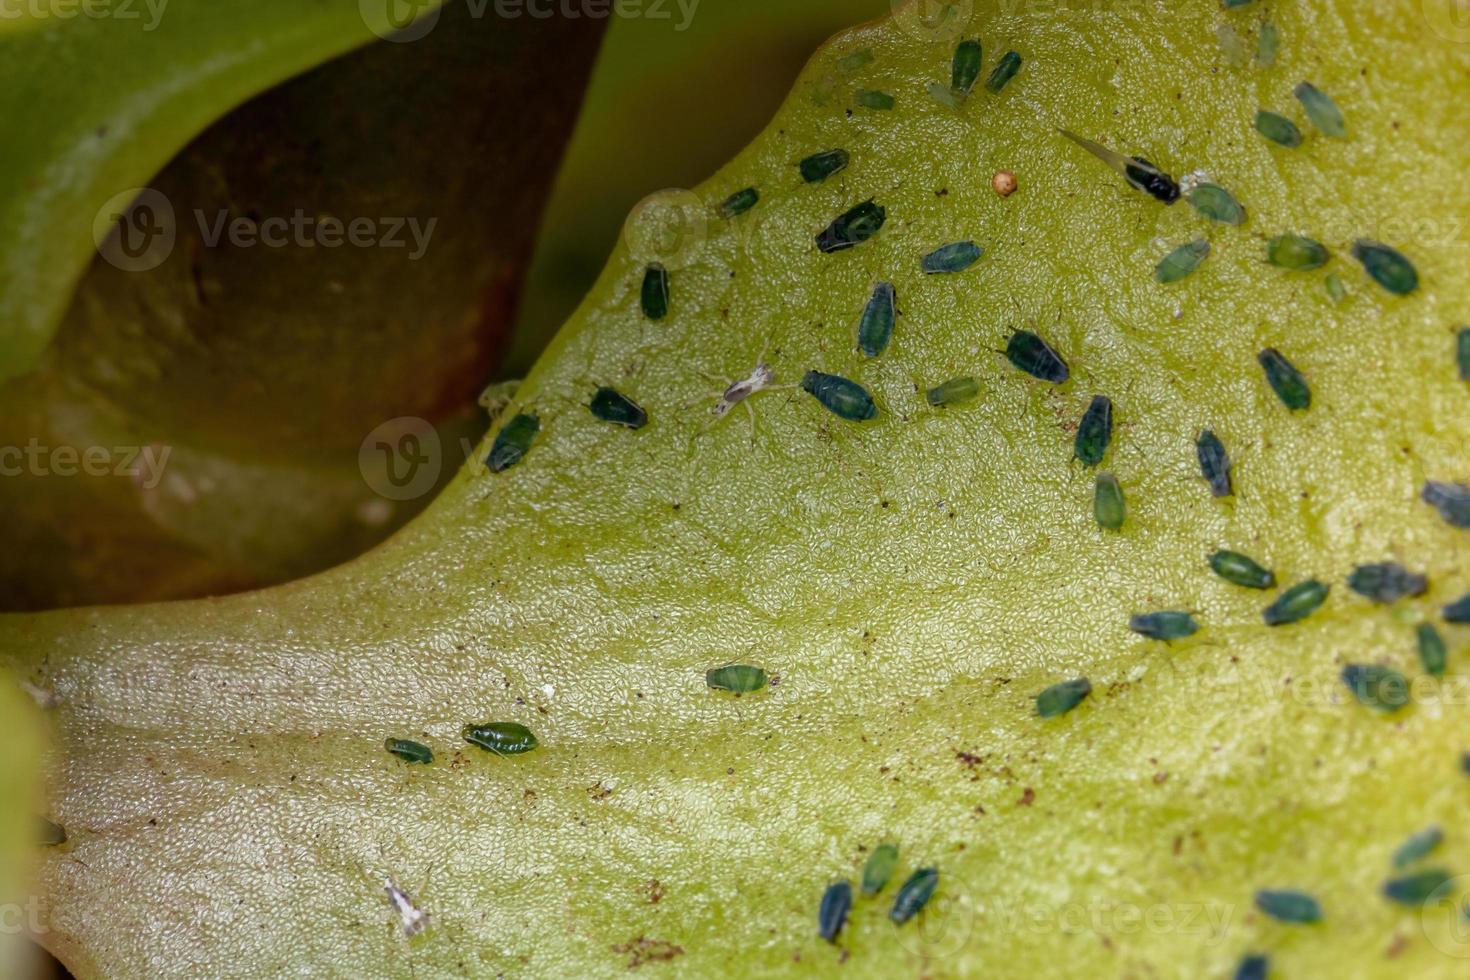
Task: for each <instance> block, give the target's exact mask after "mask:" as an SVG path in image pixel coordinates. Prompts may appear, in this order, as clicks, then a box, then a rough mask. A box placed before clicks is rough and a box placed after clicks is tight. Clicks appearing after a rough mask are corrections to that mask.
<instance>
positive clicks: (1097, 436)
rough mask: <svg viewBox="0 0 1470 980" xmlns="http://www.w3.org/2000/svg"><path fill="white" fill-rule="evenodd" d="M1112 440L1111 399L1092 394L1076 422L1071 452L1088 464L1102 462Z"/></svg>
mask: <svg viewBox="0 0 1470 980" xmlns="http://www.w3.org/2000/svg"><path fill="white" fill-rule="evenodd" d="M1112 441H1113V400H1112V399H1111V398H1109V397H1108V396H1107V395H1094V396H1093V397H1092V402H1091V404H1089V405H1088V406H1087V411H1085V412H1083V413H1082V421H1081V422H1079V423H1077V437H1076V438H1075V439H1074V440H1073V441H1072V452H1073V454H1074V455H1075V456H1076V457H1077V458H1078V459H1079V460H1081V461H1082V462H1083V463H1085V464H1086V465H1088V466H1096V465H1097V464H1098V463H1101V462H1102V458H1103V456H1104V455H1105V454H1106V453H1107V451H1108V443H1110V442H1112Z"/></svg>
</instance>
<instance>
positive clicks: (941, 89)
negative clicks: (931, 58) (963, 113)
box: [924, 82, 965, 109]
mask: <svg viewBox="0 0 1470 980" xmlns="http://www.w3.org/2000/svg"><path fill="white" fill-rule="evenodd" d="M924 90H925V91H926V92H928V93H929V95H930V97H931V98H933V99H934V101H935V102H938V103H939V104H940V105H947V106H949V107H950V108H951V109H958V108H959V107H960V103H961V102H963V101H964V100H965V96H963V95H958V94H956V93H955V91H954V90H953V89H951V88H949V87H947V86H945V85H944V84H943V83H941V82H930V83H929V84H928V85H925V86H924Z"/></svg>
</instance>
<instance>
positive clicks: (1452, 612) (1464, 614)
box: [1444, 594, 1470, 623]
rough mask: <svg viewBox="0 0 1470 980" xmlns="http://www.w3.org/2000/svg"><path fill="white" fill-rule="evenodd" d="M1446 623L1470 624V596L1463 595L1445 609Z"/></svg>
mask: <svg viewBox="0 0 1470 980" xmlns="http://www.w3.org/2000/svg"><path fill="white" fill-rule="evenodd" d="M1444 621H1445V622H1446V623H1470V594H1467V595H1463V596H1461V597H1460V598H1458V599H1456V600H1455V601H1454V602H1452V603H1450V604H1449V605H1448V606H1445V607H1444Z"/></svg>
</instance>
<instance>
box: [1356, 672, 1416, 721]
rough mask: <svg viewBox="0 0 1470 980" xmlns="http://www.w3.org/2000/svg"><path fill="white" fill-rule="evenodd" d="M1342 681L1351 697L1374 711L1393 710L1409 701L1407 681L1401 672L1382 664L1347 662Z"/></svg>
mask: <svg viewBox="0 0 1470 980" xmlns="http://www.w3.org/2000/svg"><path fill="white" fill-rule="evenodd" d="M1342 682H1343V683H1344V684H1346V685H1347V687H1348V690H1349V691H1352V692H1353V697H1355V698H1357V699H1358V701H1359V702H1360V703H1362V704H1365V705H1367V706H1368V707H1370V708H1373V709H1374V710H1376V711H1383V712H1394V711H1397V710H1399V709H1400V708H1402V707H1403V706H1404V705H1406V704H1408V703H1409V682H1408V680H1407V679H1405V677H1404V675H1403V674H1400V673H1399V672H1398V671H1396V670H1394V669H1393V668H1392V667H1385V666H1383V665H1382V664H1348V665H1347V666H1346V667H1344V668H1343V669H1342Z"/></svg>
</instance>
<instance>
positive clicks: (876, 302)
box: [857, 282, 898, 357]
mask: <svg viewBox="0 0 1470 980" xmlns="http://www.w3.org/2000/svg"><path fill="white" fill-rule="evenodd" d="M897 312H898V298H897V295H896V294H895V293H894V289H893V283H891V282H880V283H878V285H876V286H874V287H873V295H872V296H871V297H869V298H868V305H867V306H865V307H864V308H863V315H862V317H861V318H860V319H859V320H858V334H857V340H858V349H859V350H861V351H862V352H863V353H864V354H866V355H867V356H868V357H877V356H878V355H879V354H881V353H883V352H884V351H885V350H887V349H888V342H889V341H890V340H892V339H893V320H894V316H895V314H896V313H897Z"/></svg>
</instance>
